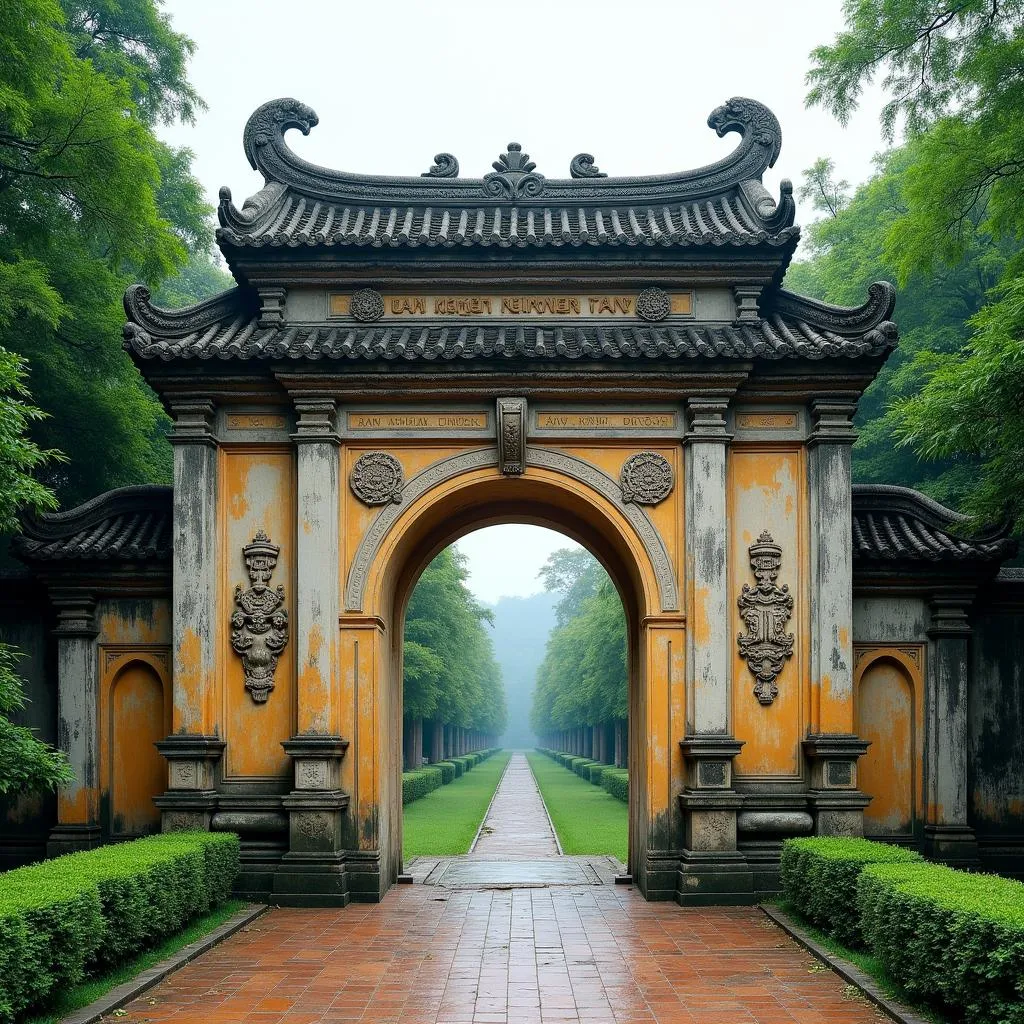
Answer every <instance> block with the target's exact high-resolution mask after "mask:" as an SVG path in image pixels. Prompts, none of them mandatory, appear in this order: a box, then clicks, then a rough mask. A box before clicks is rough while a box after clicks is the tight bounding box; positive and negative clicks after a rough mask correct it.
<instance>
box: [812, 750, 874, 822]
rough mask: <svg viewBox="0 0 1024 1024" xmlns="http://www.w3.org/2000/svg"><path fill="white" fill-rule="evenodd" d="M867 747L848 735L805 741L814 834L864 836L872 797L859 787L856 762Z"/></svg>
mask: <svg viewBox="0 0 1024 1024" xmlns="http://www.w3.org/2000/svg"><path fill="white" fill-rule="evenodd" d="M868 746H869V744H868V743H867V742H866V741H865V740H859V739H857V737H856V736H849V735H831V736H828V735H815V736H810V737H808V738H807V739H806V740H804V744H803V747H804V756H805V757H806V758H807V763H808V766H809V769H810V789H809V791H808V802H809V804H810V807H811V809H812V810H813V812H814V815H813V816H814V834H815V835H819V836H863V835H864V808H865V807H867V805H868V804H869V803H870V802H871V798H870V797H869V796H866V795H865V794H864V793H862V792H861V791H860V790H859V789H858V788H857V760H858V758H861V757H863V756H864V754H865V753H866V751H867V749H868Z"/></svg>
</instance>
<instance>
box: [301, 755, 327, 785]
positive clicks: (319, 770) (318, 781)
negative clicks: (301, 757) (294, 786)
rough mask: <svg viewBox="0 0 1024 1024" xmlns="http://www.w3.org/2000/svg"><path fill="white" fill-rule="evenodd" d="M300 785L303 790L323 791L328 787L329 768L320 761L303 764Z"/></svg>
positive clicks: (304, 762)
mask: <svg viewBox="0 0 1024 1024" xmlns="http://www.w3.org/2000/svg"><path fill="white" fill-rule="evenodd" d="M299 785H300V786H301V787H302V788H303V789H323V788H324V787H325V786H326V785H327V766H326V765H325V764H323V763H322V762H320V761H303V762H301V763H300V764H299Z"/></svg>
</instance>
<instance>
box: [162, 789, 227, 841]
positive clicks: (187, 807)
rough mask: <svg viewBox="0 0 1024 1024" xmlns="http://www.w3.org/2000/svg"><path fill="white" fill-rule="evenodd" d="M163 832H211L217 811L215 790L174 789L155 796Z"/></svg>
mask: <svg viewBox="0 0 1024 1024" xmlns="http://www.w3.org/2000/svg"><path fill="white" fill-rule="evenodd" d="M153 803H155V804H156V805H157V807H159V808H160V819H161V821H160V831H161V832H209V831H210V825H211V823H212V822H213V816H214V814H215V813H216V811H217V793H216V791H215V790H212V789H207V790H173V789H169V790H168V791H167V792H166V793H164V794H163V796H155V797H153Z"/></svg>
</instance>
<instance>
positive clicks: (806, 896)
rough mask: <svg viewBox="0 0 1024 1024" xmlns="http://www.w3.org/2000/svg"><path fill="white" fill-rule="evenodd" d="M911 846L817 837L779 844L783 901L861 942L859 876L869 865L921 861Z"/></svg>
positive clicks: (823, 926) (845, 939)
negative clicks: (858, 903) (780, 846)
mask: <svg viewBox="0 0 1024 1024" xmlns="http://www.w3.org/2000/svg"><path fill="white" fill-rule="evenodd" d="M920 861H921V855H920V854H918V853H916V852H914V851H913V850H907V849H903V848H902V847H899V846H890V845H888V844H887V843H873V842H871V841H870V840H867V839H853V838H831V837H824V836H823V837H816V838H810V839H787V840H786V842H784V843H783V844H782V860H781V863H780V865H779V876H780V881H781V883H782V892H783V895H784V897H785V899H786V901H787V902H788V903H789V904H790V905H792V906H793V908H794V909H796V910H797V911H799V913H800V914H802V915H803V916H804V917H806V918H807V919H808V920H809V921H811V922H812V923H813V924H815V925H817V926H818V927H819V928H821V930H822V931H824V932H827V933H828V934H829V935H831V936H833V937H834V938H836V939H838V940H839V941H840V942H845V943H846V944H847V945H858V944H860V942H861V934H860V911H859V909H858V907H857V879H858V878H859V877H860V873H861V871H862V869H863V868H864V867H865V866H866V865H868V864H908V863H914V862H920Z"/></svg>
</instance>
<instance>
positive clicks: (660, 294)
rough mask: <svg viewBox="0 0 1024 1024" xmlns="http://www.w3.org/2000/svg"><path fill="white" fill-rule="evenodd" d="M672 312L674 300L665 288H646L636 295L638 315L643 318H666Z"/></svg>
mask: <svg viewBox="0 0 1024 1024" xmlns="http://www.w3.org/2000/svg"><path fill="white" fill-rule="evenodd" d="M671 312H672V300H671V299H670V298H669V297H668V292H667V291H665V290H664V289H663V288H645V289H644V290H643V291H642V292H641V293H640V294H639V295H638V296H637V297H636V315H637V316H638V317H640V318H641V319H642V320H664V319H665V317H667V316H668V315H669V313H671Z"/></svg>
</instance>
